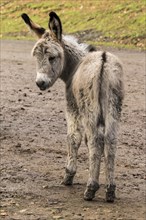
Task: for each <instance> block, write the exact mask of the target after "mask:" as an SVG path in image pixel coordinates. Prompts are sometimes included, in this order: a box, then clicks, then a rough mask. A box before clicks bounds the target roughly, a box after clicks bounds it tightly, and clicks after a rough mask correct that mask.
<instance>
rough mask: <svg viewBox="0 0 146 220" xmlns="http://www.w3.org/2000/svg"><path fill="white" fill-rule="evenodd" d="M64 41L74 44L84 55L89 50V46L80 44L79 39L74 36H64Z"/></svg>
mask: <svg viewBox="0 0 146 220" xmlns="http://www.w3.org/2000/svg"><path fill="white" fill-rule="evenodd" d="M63 40H64V41H66V42H68V43H70V44H72V45H73V46H74V47H76V48H78V50H81V51H82V52H84V53H85V52H86V50H87V48H88V44H85V43H79V39H78V38H76V37H75V36H72V35H63Z"/></svg>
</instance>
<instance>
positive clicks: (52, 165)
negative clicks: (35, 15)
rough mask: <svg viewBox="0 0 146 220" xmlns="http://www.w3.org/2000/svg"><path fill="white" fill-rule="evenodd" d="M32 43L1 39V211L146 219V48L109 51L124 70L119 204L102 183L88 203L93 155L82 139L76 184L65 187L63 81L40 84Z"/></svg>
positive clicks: (25, 217) (23, 218) (91, 219)
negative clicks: (45, 87) (111, 199)
mask: <svg viewBox="0 0 146 220" xmlns="http://www.w3.org/2000/svg"><path fill="white" fill-rule="evenodd" d="M32 46H33V42H27V41H26V42H23V41H6V40H5V41H2V42H1V49H2V52H1V86H0V97H1V102H0V105H1V113H0V122H1V137H0V139H1V160H0V162H1V182H0V186H1V194H0V196H1V204H0V208H1V213H0V219H6V220H12V219H13V220H18V219H19V220H53V219H62V220H63V219H64V220H106V219H107V220H122V219H123V220H144V219H145V214H144V213H145V204H144V200H145V197H144V193H145V181H146V177H145V172H144V168H145V156H144V155H145V154H144V119H145V115H144V69H145V57H144V55H145V54H144V52H137V51H123V50H110V51H112V52H113V53H114V54H116V55H118V56H119V57H120V58H121V60H122V61H123V64H124V69H125V91H126V95H125V101H124V105H123V113H122V119H121V126H120V134H119V142H118V150H117V160H116V183H117V193H116V195H117V198H116V201H115V203H114V204H108V203H106V202H105V189H104V187H105V186H104V179H105V177H104V176H105V175H104V165H102V167H101V175H100V183H101V187H100V189H99V191H98V192H97V194H96V197H95V199H94V200H93V201H92V202H87V201H84V200H83V193H84V189H85V186H86V181H87V178H88V153H87V149H86V147H85V145H84V143H82V146H81V148H80V150H79V156H78V172H77V174H76V177H75V180H74V185H73V186H72V187H65V186H63V185H61V184H60V182H61V181H62V179H63V175H64V167H65V162H66V155H67V149H66V121H65V114H64V110H65V94H64V85H63V82H62V81H60V80H58V81H57V82H56V83H55V85H54V86H53V87H52V88H51V89H50V90H49V91H47V92H40V91H39V89H38V88H37V87H36V85H35V76H36V72H35V61H34V60H33V59H31V56H30V51H31V48H32Z"/></svg>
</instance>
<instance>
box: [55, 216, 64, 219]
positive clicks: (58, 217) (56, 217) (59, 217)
mask: <svg viewBox="0 0 146 220" xmlns="http://www.w3.org/2000/svg"><path fill="white" fill-rule="evenodd" d="M53 219H63V217H62V216H60V215H54V216H53Z"/></svg>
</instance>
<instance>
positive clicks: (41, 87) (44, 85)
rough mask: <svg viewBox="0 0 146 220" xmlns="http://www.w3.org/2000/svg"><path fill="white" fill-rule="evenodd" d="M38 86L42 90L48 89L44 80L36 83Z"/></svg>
mask: <svg viewBox="0 0 146 220" xmlns="http://www.w3.org/2000/svg"><path fill="white" fill-rule="evenodd" d="M36 84H37V86H38V87H39V88H40V90H45V89H46V88H47V86H46V83H45V81H43V80H39V81H36Z"/></svg>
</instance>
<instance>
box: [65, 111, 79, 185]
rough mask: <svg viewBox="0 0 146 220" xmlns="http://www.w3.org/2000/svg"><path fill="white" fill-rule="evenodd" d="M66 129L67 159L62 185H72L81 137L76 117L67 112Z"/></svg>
mask: <svg viewBox="0 0 146 220" xmlns="http://www.w3.org/2000/svg"><path fill="white" fill-rule="evenodd" d="M67 127H68V134H67V143H68V157H67V166H66V172H65V176H64V180H63V184H64V185H72V184H73V178H74V176H75V174H76V170H77V155H78V149H79V146H80V144H81V139H82V136H81V132H80V129H79V125H78V120H77V116H76V115H74V114H71V113H69V112H67Z"/></svg>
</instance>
